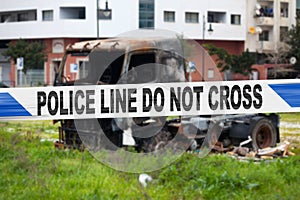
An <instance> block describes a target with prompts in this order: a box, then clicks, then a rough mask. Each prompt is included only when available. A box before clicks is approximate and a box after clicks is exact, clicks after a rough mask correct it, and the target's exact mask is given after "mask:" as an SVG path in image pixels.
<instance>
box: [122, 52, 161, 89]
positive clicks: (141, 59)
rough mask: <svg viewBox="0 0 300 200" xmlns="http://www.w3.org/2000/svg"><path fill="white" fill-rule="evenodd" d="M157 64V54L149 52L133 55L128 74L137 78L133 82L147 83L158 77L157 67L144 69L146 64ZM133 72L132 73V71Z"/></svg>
mask: <svg viewBox="0 0 300 200" xmlns="http://www.w3.org/2000/svg"><path fill="white" fill-rule="evenodd" d="M153 63H155V53H154V52H148V53H136V54H133V55H131V57H130V62H129V71H128V73H129V74H130V75H131V76H132V75H134V76H135V77H134V78H133V79H132V80H135V81H138V82H139V83H140V82H143V83H147V82H151V81H153V80H155V79H156V78H157V77H156V70H155V67H154V68H153V67H150V66H148V67H142V68H139V66H143V65H145V64H153ZM131 70H132V71H131Z"/></svg>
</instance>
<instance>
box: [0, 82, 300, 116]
mask: <svg viewBox="0 0 300 200" xmlns="http://www.w3.org/2000/svg"><path fill="white" fill-rule="evenodd" d="M271 112H300V80H299V79H288V80H259V81H258V80H255V81H254V80H253V81H226V82H225V81H221V82H180V83H145V84H120V85H89V86H59V87H32V88H3V89H0V119H32V120H39V119H40V120H47V119H90V118H123V117H148V116H153V117H155V116H185V115H189V116H190V115H223V114H248V113H271Z"/></svg>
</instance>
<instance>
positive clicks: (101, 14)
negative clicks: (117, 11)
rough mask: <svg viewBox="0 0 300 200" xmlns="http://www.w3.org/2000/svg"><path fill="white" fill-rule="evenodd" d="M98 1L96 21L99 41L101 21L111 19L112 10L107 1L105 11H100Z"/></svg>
mask: <svg viewBox="0 0 300 200" xmlns="http://www.w3.org/2000/svg"><path fill="white" fill-rule="evenodd" d="M96 1H97V5H96V7H97V11H96V15H97V16H96V17H97V18H96V20H97V39H99V19H111V17H110V16H111V9H109V8H108V2H107V0H106V1H105V9H100V7H99V1H100V0H96Z"/></svg>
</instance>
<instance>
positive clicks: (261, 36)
mask: <svg viewBox="0 0 300 200" xmlns="http://www.w3.org/2000/svg"><path fill="white" fill-rule="evenodd" d="M259 41H269V31H262V33H261V34H259Z"/></svg>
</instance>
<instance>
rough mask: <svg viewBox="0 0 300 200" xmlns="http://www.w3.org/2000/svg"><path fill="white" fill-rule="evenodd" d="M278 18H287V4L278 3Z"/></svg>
mask: <svg viewBox="0 0 300 200" xmlns="http://www.w3.org/2000/svg"><path fill="white" fill-rule="evenodd" d="M280 16H281V17H289V4H288V3H280Z"/></svg>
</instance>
